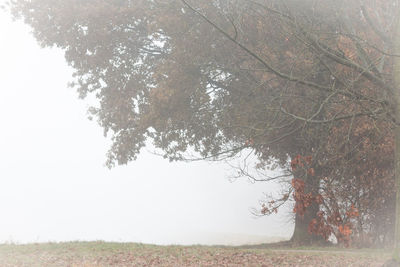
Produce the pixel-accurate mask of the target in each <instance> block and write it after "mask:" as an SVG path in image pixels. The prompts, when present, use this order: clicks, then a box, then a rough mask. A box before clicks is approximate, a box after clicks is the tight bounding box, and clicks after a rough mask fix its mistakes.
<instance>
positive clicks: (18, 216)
mask: <svg viewBox="0 0 400 267" xmlns="http://www.w3.org/2000/svg"><path fill="white" fill-rule="evenodd" d="M0 36H1V37H0V38H1V40H0V59H1V61H0V73H1V74H0V84H1V89H0V122H1V124H2V126H1V131H0V212H1V215H0V218H1V219H0V243H4V242H18V243H24V242H47V241H70V240H88V241H89V240H105V241H130V242H145V243H156V244H170V243H174V244H193V243H204V244H205V243H221V244H223V243H231V241H232V240H233V239H232V238H233V236H234V235H233V234H241V235H244V236H246V235H258V236H266V237H268V236H284V237H288V236H290V234H291V231H292V224H291V223H289V222H288V220H289V219H288V216H287V214H286V213H285V212H282V213H280V214H278V215H277V216H275V217H263V218H260V219H255V218H254V216H252V215H251V213H250V211H249V209H250V208H252V207H259V206H258V200H259V199H261V198H262V194H263V192H269V191H271V190H274V189H276V185H273V184H262V183H258V184H251V183H249V182H248V181H246V180H239V181H235V182H233V183H231V182H230V181H229V180H228V177H229V175H230V174H231V173H232V170H231V169H230V168H229V166H227V165H225V164H216V163H214V164H211V163H207V162H197V163H169V162H168V161H166V160H163V159H162V158H160V157H158V156H154V155H152V154H150V153H148V152H146V151H143V152H144V153H142V154H141V156H140V157H139V160H138V161H136V162H132V163H130V164H129V165H128V166H123V167H116V168H114V169H112V170H108V169H107V168H106V167H104V162H105V160H106V157H105V153H106V151H107V148H108V145H109V144H108V142H107V140H106V139H105V138H104V137H103V131H102V129H101V128H100V127H99V126H98V125H97V124H96V122H91V121H89V120H88V119H87V113H86V110H87V103H86V102H85V101H82V100H78V98H77V94H76V93H75V92H74V91H73V90H72V89H70V88H67V83H68V81H71V73H72V71H71V69H69V68H68V66H67V64H66V63H65V61H64V58H63V54H62V51H60V50H57V49H52V50H50V49H41V48H40V47H39V46H38V45H37V44H36V42H35V40H34V39H33V37H32V36H31V35H30V34H29V28H28V27H27V26H25V25H23V24H22V23H21V22H16V23H12V22H11V20H10V18H9V17H8V15H7V14H5V13H4V12H0ZM249 238H250V237H247V239H249ZM251 238H253V239H254V240H255V238H256V237H251ZM247 241H249V240H247ZM232 242H234V241H232ZM237 242H239V243H240V242H241V241H237Z"/></svg>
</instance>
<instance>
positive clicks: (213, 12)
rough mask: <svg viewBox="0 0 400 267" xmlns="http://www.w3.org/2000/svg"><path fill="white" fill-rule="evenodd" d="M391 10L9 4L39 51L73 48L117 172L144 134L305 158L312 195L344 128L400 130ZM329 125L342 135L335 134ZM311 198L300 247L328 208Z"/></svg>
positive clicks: (373, 4) (168, 141)
mask: <svg viewBox="0 0 400 267" xmlns="http://www.w3.org/2000/svg"><path fill="white" fill-rule="evenodd" d="M372 8H375V12H374V13H372V12H371V9H372ZM396 8H398V4H397V1H394V0H393V1H378V0H368V1H364V2H362V3H360V2H359V1H355V0H354V1H344V0H340V1H335V2H334V3H333V2H332V3H326V1H311V0H305V1H296V0H286V1H263V0H257V1H253V0H252V1H242V0H229V1H228V0H216V1H210V2H200V3H196V6H194V4H193V2H188V1H170V2H168V3H164V2H160V1H150V0H148V1H146V0H142V1H135V2H133V1H103V0H91V1H85V3H82V2H81V1H77V0H70V1H61V0H57V1H54V0H52V1H50V0H42V1H38V0H32V1H25V0H19V1H14V12H15V14H16V16H19V17H23V18H24V19H25V22H26V23H27V24H29V25H31V26H32V28H33V32H34V35H35V37H36V38H37V40H38V41H39V43H40V44H41V45H43V46H54V45H56V46H58V47H61V48H62V49H64V50H65V55H66V59H67V61H68V62H69V64H70V65H71V66H72V67H73V68H74V69H75V74H74V76H75V78H76V79H75V83H73V84H72V85H73V86H75V87H76V88H77V89H78V91H79V92H80V95H81V97H83V98H84V97H86V96H87V95H88V94H91V95H94V96H95V97H96V99H97V100H98V106H96V107H93V108H91V113H92V115H93V116H94V117H96V118H97V120H98V122H99V124H100V125H101V126H103V128H104V131H105V133H109V134H111V135H112V140H113V145H112V147H111V149H110V151H109V153H108V165H109V166H113V164H115V163H118V164H126V163H127V162H129V161H131V160H134V159H135V158H136V156H137V155H138V153H139V152H140V149H141V148H142V147H143V146H145V144H146V140H152V141H153V143H154V145H155V147H157V148H159V149H160V150H161V151H162V152H163V154H164V156H165V157H167V158H169V159H171V160H185V159H187V158H188V155H187V152H188V151H192V152H194V153H195V154H196V155H197V157H200V158H211V159H224V158H229V157H233V156H235V155H236V154H237V153H239V152H240V151H243V150H244V149H252V150H253V151H254V153H255V154H256V155H258V157H259V159H260V161H261V162H262V163H266V162H268V160H270V159H271V158H272V159H276V160H277V161H278V162H279V163H280V165H281V166H282V167H288V161H290V160H292V159H294V158H295V157H296V155H302V156H305V157H306V156H310V157H311V159H312V162H310V164H309V165H310V166H309V169H313V170H314V172H315V173H314V175H309V174H308V173H307V172H306V173H305V174H304V173H301V174H296V173H294V175H296V176H297V178H300V177H298V175H302V177H301V178H302V180H304V182H305V183H304V186H305V188H304V192H305V193H307V194H308V193H311V194H312V195H313V196H314V197H315V196H316V195H317V194H318V193H319V190H320V186H321V183H322V182H321V181H322V178H324V177H327V175H328V174H330V175H331V177H332V179H334V180H335V181H338V177H339V175H337V171H338V170H340V169H341V168H343V167H345V166H346V164H347V163H346V161H345V160H342V161H338V160H337V161H335V162H337V163H340V165H337V166H328V164H327V163H329V162H333V161H332V158H335V157H336V156H338V155H341V158H343V156H344V155H348V153H345V154H343V153H341V154H338V153H339V152H338V151H337V150H336V149H333V150H332V149H329V147H328V145H329V144H332V142H333V140H334V138H336V140H337V139H341V138H342V137H343V136H344V134H345V132H346V131H343V127H345V126H344V125H346V123H347V125H353V123H354V121H359V120H365V119H366V118H367V119H369V120H371V122H372V123H376V122H379V123H382V124H381V125H380V126H383V125H384V124H387V125H389V126H388V127H390V129H391V130H393V129H394V128H395V127H396V125H397V124H396V122H397V121H396V117H395V113H394V112H393V110H394V108H393V105H394V104H393V99H395V98H394V97H393V94H394V90H393V88H394V87H393V79H392V76H391V75H390V74H391V72H392V61H393V58H396V57H395V56H393V55H396V53H394V50H393V46H392V41H391V40H393V36H394V35H393V26H392V25H393V23H392V22H393V20H394V19H395V17H396V16H395V15H396V14H395V10H396ZM338 10H340V12H338ZM372 14H373V15H372ZM269 25H274V27H269ZM349 107H351V108H349ZM351 122H353V123H351ZM378 128H379V127H378ZM333 129H342V130H341V131H337V132H336V134H335V135H334V137H332V134H331V132H332V130H333ZM354 131H355V128H353V127H351V126H350V129H349V130H348V131H347V132H346V134H347V135H349V133H350V135H352V134H353V133H354ZM333 145H338V144H337V143H334V144H333ZM346 145H348V147H349V148H348V149H347V151H351V150H352V149H351V146H352V145H351V144H350V142H347V143H346ZM377 145H379V144H377ZM324 163H325V164H324ZM264 166H265V165H264ZM347 167H348V166H347ZM333 174H335V175H333ZM337 183H338V184H340V183H339V182H337ZM336 189H337V187H336ZM310 204H311V205H310V206H308V207H307V209H306V210H305V214H303V218H300V217H302V216H300V215H296V230H295V234H294V236H293V240H294V241H298V242H304V241H308V242H311V241H312V238H310V237H309V236H308V235H306V233H307V231H308V226H309V224H310V222H311V221H312V219H313V218H314V217H315V216H316V214H317V213H318V212H319V211H320V204H318V203H314V202H313V203H310Z"/></svg>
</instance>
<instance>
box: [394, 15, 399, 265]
mask: <svg viewBox="0 0 400 267" xmlns="http://www.w3.org/2000/svg"><path fill="white" fill-rule="evenodd" d="M395 27H396V29H395V35H394V36H395V38H394V51H393V54H395V55H400V14H399V16H398V18H397V22H396V25H395ZM393 85H394V86H393V95H394V104H395V118H396V128H395V164H394V165H395V181H396V217H395V238H394V245H395V254H394V258H395V259H396V260H397V261H398V262H399V259H400V124H399V123H400V57H398V56H395V57H393Z"/></svg>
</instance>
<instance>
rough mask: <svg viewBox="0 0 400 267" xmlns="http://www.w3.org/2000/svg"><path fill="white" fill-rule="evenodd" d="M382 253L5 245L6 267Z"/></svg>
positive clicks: (374, 259)
mask: <svg viewBox="0 0 400 267" xmlns="http://www.w3.org/2000/svg"><path fill="white" fill-rule="evenodd" d="M389 258H390V253H389V252H384V251H380V250H350V251H347V250H334V249H332V248H327V249H325V248H313V249H308V248H301V249H285V248H279V250H278V249H272V248H262V247H254V248H237V247H208V246H190V247H187V246H154V245H142V244H133V243H126V244H125V243H105V242H71V243H49V244H32V245H0V266H1V267H3V266H29V267H30V266H71V267H72V266H83V267H98V266H382V264H383V263H384V262H385V260H387V259H389Z"/></svg>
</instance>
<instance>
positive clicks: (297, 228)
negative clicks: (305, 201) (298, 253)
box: [290, 168, 325, 246]
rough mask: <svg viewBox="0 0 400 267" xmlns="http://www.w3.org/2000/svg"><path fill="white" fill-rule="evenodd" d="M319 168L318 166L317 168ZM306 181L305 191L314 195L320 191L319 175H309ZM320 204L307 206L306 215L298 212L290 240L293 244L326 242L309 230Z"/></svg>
mask: <svg viewBox="0 0 400 267" xmlns="http://www.w3.org/2000/svg"><path fill="white" fill-rule="evenodd" d="M316 169H317V168H316ZM316 173H318V170H316ZM304 183H305V190H304V191H305V193H309V192H311V193H312V194H313V195H315V194H317V193H318V189H319V183H320V179H319V178H318V175H316V176H308V177H306V178H305V180H304ZM319 208H320V207H319V205H318V204H317V203H315V202H313V203H312V204H311V205H310V206H308V207H307V208H306V211H305V213H304V216H300V215H299V214H298V213H296V215H295V216H296V217H295V222H294V232H293V235H292V237H291V238H290V241H291V242H292V244H293V245H305V246H307V245H312V244H316V243H318V244H321V243H325V240H324V239H323V238H322V237H321V236H319V235H315V234H311V233H310V232H309V231H308V226H309V224H310V222H311V220H312V219H314V218H315V217H316V215H317V212H318V211H319Z"/></svg>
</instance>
